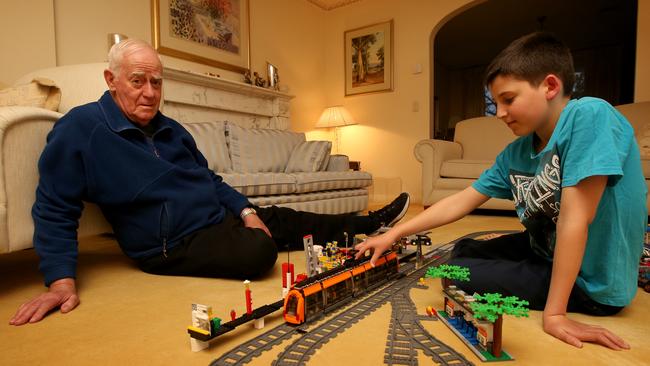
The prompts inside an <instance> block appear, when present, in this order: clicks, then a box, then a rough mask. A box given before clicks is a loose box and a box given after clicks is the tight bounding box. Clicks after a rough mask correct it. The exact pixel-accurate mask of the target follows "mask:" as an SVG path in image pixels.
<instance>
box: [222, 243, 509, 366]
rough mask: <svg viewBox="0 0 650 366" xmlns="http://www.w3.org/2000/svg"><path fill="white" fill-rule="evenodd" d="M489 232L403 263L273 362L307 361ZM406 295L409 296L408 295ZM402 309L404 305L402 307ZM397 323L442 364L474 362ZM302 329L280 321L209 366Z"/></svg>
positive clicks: (236, 360) (246, 357) (247, 355)
mask: <svg viewBox="0 0 650 366" xmlns="http://www.w3.org/2000/svg"><path fill="white" fill-rule="evenodd" d="M510 232H511V231H508V232H506V231H503V232H496V233H510ZM489 233H495V232H494V231H489V232H479V233H474V234H470V235H466V236H463V237H461V238H458V239H457V240H454V241H453V242H450V243H448V244H445V245H442V246H440V247H437V248H435V249H433V250H431V251H430V252H428V253H427V254H426V255H425V258H426V259H425V261H424V265H423V266H422V267H420V268H418V269H416V268H415V264H414V263H413V262H407V263H404V264H401V265H400V273H401V274H403V277H401V278H399V279H397V280H395V281H393V282H390V283H388V284H384V285H383V286H379V287H377V288H375V289H374V290H373V291H370V292H368V293H367V294H365V295H364V296H361V297H359V298H358V299H355V301H354V302H353V303H352V304H350V303H347V304H345V306H348V308H346V309H344V310H343V311H342V312H340V313H339V314H338V315H336V316H334V317H333V318H332V319H329V320H326V321H325V322H323V323H322V324H320V325H318V326H316V327H315V328H313V329H310V330H308V331H307V332H306V333H305V334H303V335H302V336H301V337H300V338H299V339H297V340H296V341H294V342H293V343H292V344H291V345H289V346H288V347H287V348H286V349H285V350H284V351H282V352H280V354H279V355H278V357H277V359H276V360H275V361H274V362H273V364H274V365H276V366H288V365H291V366H297V365H305V363H306V362H307V360H308V359H309V358H310V357H311V356H312V355H313V354H314V353H315V352H316V350H318V349H319V348H321V347H322V346H323V345H324V344H325V343H327V342H328V341H329V340H331V339H333V338H334V337H336V336H337V335H338V334H339V333H341V332H343V331H344V330H346V329H348V328H349V327H350V326H352V325H353V324H355V323H357V322H358V321H360V320H361V319H363V318H364V317H366V316H367V315H369V314H370V313H372V312H373V311H374V310H376V309H378V308H379V307H381V306H382V305H383V304H385V303H386V302H388V301H389V300H391V299H392V298H394V297H396V296H398V295H399V294H400V292H402V293H405V292H408V290H409V289H410V288H411V287H412V286H413V284H414V282H416V281H417V280H418V279H419V278H420V277H421V276H423V275H424V273H425V272H426V270H427V268H428V266H430V265H435V264H438V263H441V262H443V261H445V260H446V259H447V258H448V256H449V252H450V251H451V249H452V248H453V245H454V244H455V243H456V242H458V241H459V240H462V239H466V238H476V237H479V236H482V235H485V234H489ZM406 296H407V297H408V295H406ZM409 301H410V299H409ZM411 303H412V301H411ZM402 309H405V308H404V307H403V308H402ZM409 310H410V312H411V313H413V314H414V316H417V314H416V310H415V305H413V306H412V307H409ZM405 313H406V312H405ZM392 323H393V321H392V320H391V324H392ZM418 324H419V323H418ZM396 326H397V327H398V328H399V329H401V331H400V332H403V333H405V334H408V337H409V338H408V339H406V341H407V342H415V343H416V348H418V349H422V348H426V347H431V349H432V350H435V351H432V352H435V354H429V353H426V352H428V351H426V352H425V354H427V355H429V356H430V357H432V358H434V359H435V360H439V361H440V363H441V364H449V365H471V364H472V363H471V362H469V361H467V360H465V361H464V362H466V363H463V361H462V360H463V359H464V357H462V355H460V354H458V353H457V352H455V351H454V350H453V349H451V348H450V347H448V346H446V345H444V344H443V343H442V342H440V341H438V340H437V339H435V338H434V337H432V336H431V335H429V334H428V332H427V331H426V330H425V329H424V328H423V327H422V325H421V324H419V325H418V326H419V329H416V332H414V331H411V332H410V333H409V332H408V331H407V330H408V329H409V328H411V329H412V327H411V326H408V325H405V324H402V323H396V324H395V325H393V327H392V328H391V331H392V330H393V329H396V328H395V327H396ZM416 328H417V327H416ZM303 329H304V325H303V326H298V327H297V326H293V325H288V324H281V325H279V326H277V327H275V328H273V329H271V330H269V331H268V332H265V333H264V334H262V335H260V336H258V337H255V338H253V339H251V340H249V341H247V342H245V343H242V344H241V345H239V346H237V347H235V348H233V349H232V350H230V351H228V352H226V353H224V354H223V355H222V356H221V357H219V358H218V359H216V360H214V361H213V362H212V363H211V364H210V366H234V365H244V364H246V363H248V362H250V361H251V360H252V359H253V358H254V357H257V356H259V355H261V354H262V352H264V351H268V350H270V349H271V348H273V347H275V346H276V345H278V344H280V343H283V342H284V341H286V340H287V339H289V338H291V337H293V336H294V335H295V334H296V333H297V331H298V330H303ZM416 333H417V334H416ZM396 339H397V338H396ZM392 347H393V348H392V349H393V351H392V353H389V351H388V349H387V351H386V354H387V356H385V361H386V360H388V361H390V362H392V364H395V365H398V364H402V363H399V362H398V361H397V358H398V357H396V356H395V355H397V354H398V353H399V352H402V350H399V351H398V349H399V347H395V344H394V345H393V346H392ZM409 354H412V353H409ZM458 356H460V357H458ZM411 359H413V357H411ZM391 360H392V361H391ZM458 360H461V361H458ZM387 363H388V362H387ZM411 364H412V363H411ZM415 364H417V363H415Z"/></svg>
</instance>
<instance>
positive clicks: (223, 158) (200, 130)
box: [183, 121, 232, 173]
mask: <svg viewBox="0 0 650 366" xmlns="http://www.w3.org/2000/svg"><path fill="white" fill-rule="evenodd" d="M183 126H184V127H185V129H186V130H187V131H188V132H189V133H190V134H192V137H194V141H196V147H197V148H198V149H199V151H201V153H202V154H203V156H204V157H205V159H206V160H207V161H208V167H209V168H210V169H212V170H213V171H215V172H224V173H230V172H231V171H232V163H231V162H230V155H229V154H228V145H227V143H226V122H221V121H219V122H200V123H187V124H184V125H183Z"/></svg>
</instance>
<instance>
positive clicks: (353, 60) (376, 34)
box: [344, 20, 393, 96]
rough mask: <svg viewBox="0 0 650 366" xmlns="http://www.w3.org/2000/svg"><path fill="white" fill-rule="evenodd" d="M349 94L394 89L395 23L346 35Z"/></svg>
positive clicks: (347, 92)
mask: <svg viewBox="0 0 650 366" xmlns="http://www.w3.org/2000/svg"><path fill="white" fill-rule="evenodd" d="M344 44H345V95H346V96H348V95H354V94H361V93H371V92H379V91H390V90H393V21H392V20H389V21H387V22H383V23H378V24H374V25H369V26H366V27H363V28H357V29H352V30H349V31H346V32H345V35H344Z"/></svg>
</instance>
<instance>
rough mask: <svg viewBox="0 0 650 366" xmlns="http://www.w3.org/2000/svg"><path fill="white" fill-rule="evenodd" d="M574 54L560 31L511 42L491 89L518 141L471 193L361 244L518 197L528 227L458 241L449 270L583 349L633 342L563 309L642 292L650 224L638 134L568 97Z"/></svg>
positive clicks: (375, 244) (613, 306)
mask: <svg viewBox="0 0 650 366" xmlns="http://www.w3.org/2000/svg"><path fill="white" fill-rule="evenodd" d="M573 82H574V71H573V61H572V58H571V54H570V51H569V49H568V48H567V47H566V46H565V45H564V44H562V43H561V42H560V41H558V40H557V39H555V38H554V37H553V36H551V35H549V34H545V33H533V34H530V35H527V36H524V37H522V38H520V39H517V40H515V41H514V42H513V43H511V44H510V45H509V46H508V47H507V48H506V49H504V50H503V51H502V52H501V53H500V54H499V55H498V56H497V57H496V58H495V60H494V61H492V63H491V64H490V66H488V69H487V73H486V85H487V86H488V87H489V88H490V92H491V94H492V96H493V97H494V100H495V102H496V104H497V117H498V118H500V119H501V120H503V121H504V122H505V123H506V124H507V125H508V127H510V129H512V131H513V132H514V134H515V135H517V136H519V138H518V139H517V140H515V141H514V142H513V143H511V144H510V145H508V146H507V147H506V148H505V149H504V150H503V151H502V152H501V153H500V154H499V156H498V157H497V158H496V162H495V164H494V165H493V166H492V167H491V168H490V169H488V170H486V171H485V172H483V174H482V175H481V176H480V178H479V179H478V180H477V181H476V182H474V183H473V184H472V186H471V187H468V188H467V189H465V190H464V191H461V192H459V193H457V194H455V195H453V196H450V197H447V198H445V199H443V200H441V201H439V202H437V203H436V204H435V205H433V206H431V207H430V208H428V209H427V210H425V211H424V212H422V213H421V214H419V215H418V216H417V217H415V218H413V219H412V220H410V221H408V222H406V223H403V224H401V225H398V226H396V227H394V228H393V229H391V230H390V231H388V232H386V233H385V234H383V235H381V236H377V237H374V238H370V239H368V240H366V241H365V242H364V243H361V244H359V245H358V246H357V249H359V251H360V253H359V254H358V255H359V256H360V255H361V254H362V253H364V252H365V251H366V250H368V249H373V251H374V253H373V262H374V260H375V258H378V256H379V255H380V254H381V253H382V252H384V251H385V250H388V249H389V248H390V247H391V245H392V243H394V242H395V241H396V240H397V239H398V238H400V237H403V236H406V235H409V234H412V233H415V232H419V231H422V230H425V229H429V228H435V227H438V226H441V225H444V224H447V223H450V222H453V221H456V220H458V219H460V218H462V217H463V216H465V215H467V214H468V213H470V212H471V211H472V210H474V209H475V208H477V207H478V206H480V205H481V204H483V203H484V202H486V201H487V200H488V199H489V198H490V197H498V198H508V199H513V200H514V202H515V206H516V210H517V214H518V216H519V218H520V220H521V222H522V224H523V225H524V226H525V228H526V231H524V232H523V233H519V234H514V235H506V236H502V237H499V238H496V239H492V240H487V241H483V242H478V241H474V240H465V241H461V242H459V243H458V244H457V245H456V247H455V248H454V250H453V252H452V259H451V260H450V263H451V264H456V265H461V266H466V267H469V269H470V272H471V274H472V275H471V281H470V282H462V283H456V285H457V286H459V287H461V288H463V289H464V290H466V291H467V292H469V293H472V292H474V291H476V292H479V293H485V292H500V293H502V294H504V295H516V296H518V297H520V298H523V299H526V300H528V301H529V302H530V307H531V308H532V309H536V310H544V312H543V326H544V331H546V332H547V333H549V334H551V335H553V336H555V337H557V338H559V339H561V340H563V341H564V342H567V343H569V344H571V345H574V346H576V347H582V341H587V342H595V343H599V344H601V345H604V346H607V347H609V348H612V349H615V350H620V349H628V348H629V345H628V344H627V343H626V342H625V341H624V340H622V339H621V338H619V337H618V336H616V335H614V334H613V333H611V332H610V331H608V330H606V329H604V328H601V327H596V326H591V325H587V324H583V323H580V322H577V321H574V320H571V319H569V318H568V317H567V316H566V313H567V311H576V312H582V313H586V314H590V315H612V314H615V313H617V312H618V311H620V310H621V309H622V308H623V307H624V306H626V305H627V304H629V303H630V301H631V300H632V298H633V297H634V294H635V293H636V270H637V265H638V261H639V257H640V255H641V250H642V245H643V235H644V231H645V226H646V225H647V209H646V200H645V196H646V193H647V190H646V185H645V181H644V177H643V175H642V171H641V163H640V156H639V149H638V146H637V144H636V142H635V140H634V131H633V129H632V127H631V126H630V124H629V123H628V122H627V120H625V118H624V117H623V116H622V115H621V114H620V113H618V112H617V111H616V110H615V109H614V108H613V107H612V106H611V105H609V104H608V103H607V102H605V101H603V100H600V99H596V98H582V99H579V100H570V95H571V91H572V88H573Z"/></svg>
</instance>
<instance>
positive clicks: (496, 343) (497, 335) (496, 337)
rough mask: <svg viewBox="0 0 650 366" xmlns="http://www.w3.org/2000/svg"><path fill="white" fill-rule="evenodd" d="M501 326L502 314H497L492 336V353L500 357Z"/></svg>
mask: <svg viewBox="0 0 650 366" xmlns="http://www.w3.org/2000/svg"><path fill="white" fill-rule="evenodd" d="M501 328H503V316H502V315H499V317H498V318H497V320H496V321H495V322H494V334H493V336H492V355H493V356H494V357H497V358H498V357H501V333H502V332H501Z"/></svg>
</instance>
